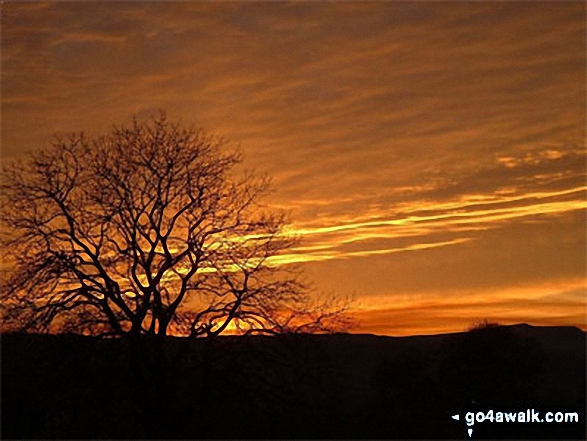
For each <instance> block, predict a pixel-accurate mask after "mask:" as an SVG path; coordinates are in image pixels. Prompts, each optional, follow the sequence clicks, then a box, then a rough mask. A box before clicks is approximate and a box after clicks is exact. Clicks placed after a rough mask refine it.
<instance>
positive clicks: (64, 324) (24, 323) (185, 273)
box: [1, 113, 345, 337]
mask: <svg viewBox="0 0 587 441" xmlns="http://www.w3.org/2000/svg"><path fill="white" fill-rule="evenodd" d="M225 144H226V143H225V141H223V140H221V139H218V138H215V137H213V136H211V135H209V134H207V133H206V132H204V131H203V130H201V129H194V128H185V127H182V126H181V125H180V124H177V123H170V122H169V121H168V120H167V118H166V116H165V114H164V113H161V115H160V116H158V117H155V118H153V119H152V120H150V121H148V122H146V123H140V122H137V121H136V120H135V121H134V123H133V124H132V125H131V126H130V127H124V126H117V127H114V129H113V131H112V133H111V134H109V135H108V136H104V137H100V138H97V139H88V138H86V137H85V136H84V135H83V134H80V135H71V136H69V137H67V138H65V139H59V140H57V141H56V142H55V143H53V145H52V146H51V148H49V149H46V150H42V151H39V152H36V153H34V154H33V155H32V156H31V157H30V158H29V159H28V160H26V161H21V162H13V163H10V164H8V165H6V166H5V167H4V169H3V176H2V195H1V198H2V219H3V223H4V225H3V228H2V243H1V245H2V247H3V250H4V251H5V253H6V255H7V256H8V260H9V262H7V263H6V266H7V267H8V268H9V270H8V275H7V277H6V280H5V281H4V287H3V289H2V294H1V300H2V308H3V315H4V324H5V327H7V328H17V329H25V330H34V331H37V332H44V331H51V332H82V331H83V332H89V333H93V334H113V335H132V336H137V335H142V334H158V335H166V334H168V333H169V332H170V331H172V330H173V331H174V332H175V333H179V334H182V335H190V336H208V337H213V336H216V335H218V334H220V333H222V332H223V331H225V330H226V329H227V327H228V326H229V325H231V324H232V326H233V327H236V328H237V329H238V330H240V331H241V332H242V333H252V332H303V331H324V330H328V329H330V328H331V327H333V326H334V327H336V326H337V325H341V324H343V322H344V317H343V315H342V311H343V310H344V309H345V305H342V307H337V305H336V304H335V303H336V302H334V303H322V304H312V302H311V299H310V296H309V294H308V292H307V289H306V287H305V286H304V284H303V283H301V282H300V279H299V272H298V271H297V270H296V269H295V268H293V267H292V266H291V265H277V262H276V261H275V258H276V257H277V256H279V255H280V254H282V253H283V252H284V251H286V250H287V249H289V248H290V247H292V246H293V245H295V244H296V243H297V240H298V239H297V238H296V237H294V236H292V235H288V234H287V233H286V231H285V229H284V227H285V220H284V217H283V215H282V214H279V213H271V212H268V211H267V210H266V209H265V208H264V207H263V206H262V205H261V204H260V199H261V198H262V197H263V196H264V195H265V194H266V193H267V191H268V184H269V180H268V178H267V177H264V176H259V175H256V174H252V173H247V172H245V173H244V175H243V176H242V177H240V178H237V177H235V173H234V168H235V166H236V165H237V164H239V163H240V162H241V155H240V154H239V153H238V152H236V151H230V152H225V151H224V147H225Z"/></svg>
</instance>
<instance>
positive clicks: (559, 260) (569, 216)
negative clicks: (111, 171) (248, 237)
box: [1, 1, 587, 335]
mask: <svg viewBox="0 0 587 441" xmlns="http://www.w3.org/2000/svg"><path fill="white" fill-rule="evenodd" d="M1 7H2V23H1V25H2V40H1V49H2V51H1V53H2V72H1V73H2V157H4V158H13V157H18V156H22V155H26V154H27V152H29V151H31V150H34V149H37V148H40V147H45V146H47V145H48V144H49V143H50V142H51V141H52V139H53V135H54V134H65V133H69V132H79V131H82V130H83V131H85V132H87V133H89V134H93V135H99V134H103V133H105V132H107V131H109V130H110V128H111V127H112V124H113V123H117V124H118V123H127V122H129V121H131V119H132V117H133V116H137V117H138V118H146V117H149V116H151V115H153V114H155V113H156V112H157V110H158V109H164V110H166V111H167V114H168V116H169V117H170V118H171V119H174V120H182V121H184V122H186V123H192V122H193V123H195V124H196V125H198V126H202V127H204V128H206V129H208V130H210V131H212V132H214V133H216V134H218V135H222V136H225V137H226V138H228V139H229V140H231V141H232V142H233V143H234V145H240V147H241V149H242V151H243V152H244V154H245V165H246V166H247V167H248V168H254V169H256V170H258V171H262V172H267V173H268V174H270V175H271V176H272V177H273V187H274V192H273V193H272V195H271V197H270V199H269V200H268V202H269V203H270V205H271V206H273V207H275V208H279V209H284V210H286V211H287V212H288V214H289V218H290V219H291V223H292V225H291V230H292V231H294V232H296V233H298V234H300V235H301V236H302V237H303V243H302V245H301V247H300V248H298V249H295V250H292V254H293V255H290V256H288V257H287V258H288V259H289V261H291V260H295V261H298V262H301V263H302V265H303V267H304V268H305V271H306V275H307V278H308V280H310V281H311V282H312V283H313V284H314V288H315V289H316V291H317V292H326V293H335V294H337V295H340V296H346V295H352V296H354V297H355V299H356V301H355V306H354V308H355V317H356V319H357V322H358V326H357V327H356V328H355V329H353V332H364V333H376V334H388V335H406V334H430V333H438V332H454V331H462V330H464V329H466V328H467V327H468V326H469V325H470V324H471V323H472V322H475V321H479V320H482V319H488V320H491V321H497V322H500V323H519V322H526V323H530V324H535V325H575V326H581V327H583V328H585V321H586V298H587V285H586V282H587V277H586V208H587V202H586V189H587V183H586V180H585V177H586V175H585V172H586V170H585V167H586V150H585V147H586V146H585V105H586V102H585V101H586V89H585V65H586V60H585V50H586V47H585V36H586V25H585V17H586V15H585V13H586V7H585V3H584V2H553V3H548V2H452V3H449V2H430V3H428V2H415V1H414V2H294V3H285V2H284V3H281V2H280V3H274V2H178V3H170V2H124V3H117V2H105V3H97V2H96V3H93V2H76V3H73V2H65V3H35V2H32V3H20V2H18V3H17V2H4V3H3V4H2V6H1Z"/></svg>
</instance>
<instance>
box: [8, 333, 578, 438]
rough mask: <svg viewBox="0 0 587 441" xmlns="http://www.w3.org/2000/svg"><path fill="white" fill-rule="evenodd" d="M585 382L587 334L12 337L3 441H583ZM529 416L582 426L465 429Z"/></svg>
mask: <svg viewBox="0 0 587 441" xmlns="http://www.w3.org/2000/svg"><path fill="white" fill-rule="evenodd" d="M585 372H586V371H585V332H582V331H580V330H579V329H576V328H563V327H541V328H537V327H531V326H528V325H517V326H509V327H499V328H495V329H484V330H479V331H474V332H467V333H459V334H446V335H437V336H418V337H401V338H394V337H378V336H372V335H344V334H338V335H330V336H327V335H313V336H312V335H305V336H280V337H247V338H243V337H223V338H220V339H218V340H216V341H214V342H212V343H210V344H207V343H206V342H204V341H200V340H198V341H188V340H186V339H178V338H167V339H165V340H157V339H141V340H140V341H138V342H136V341H135V342H134V343H131V342H129V341H123V340H114V339H111V340H101V339H97V338H91V337H81V336H73V335H70V336H41V335H4V336H2V403H1V404H2V438H3V439H12V438H27V439H31V438H53V439H55V438H58V439H62V438H75V439H79V438H93V439H94V438H110V439H112V438H118V439H119V438H123V439H128V438H140V439H144V438H159V439H162V438H163V439H176V438H183V439H194V438H206V439H210V438H222V439H225V438H240V439H242V438H279V439H282V438H295V439H300V438H313V439H319V438H352V439H361V438H362V439H365V438H371V439H374V438H376V439H389V438H420V439H422V438H425V439H431V438H432V439H434V438H451V439H453V438H456V439H465V438H467V439H468V435H467V429H468V428H472V429H473V435H472V438H473V439H480V438H507V439H512V438H532V439H534V438H542V439H551V438H571V439H585ZM528 408H529V409H535V410H536V411H540V413H541V417H544V415H545V414H546V412H548V411H552V412H553V413H554V412H557V411H562V412H577V413H578V416H579V422H578V423H551V424H547V423H502V424H498V423H488V422H483V423H478V422H476V423H475V424H474V425H473V426H467V425H466V424H465V421H464V420H465V414H466V412H470V411H472V412H478V411H483V412H484V413H486V412H487V411H488V410H490V409H492V410H494V412H499V411H502V412H513V411H515V412H516V413H517V412H520V411H524V412H525V411H526V409H528ZM454 414H459V415H460V420H459V421H454V420H453V419H451V417H450V416H451V415H454Z"/></svg>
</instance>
